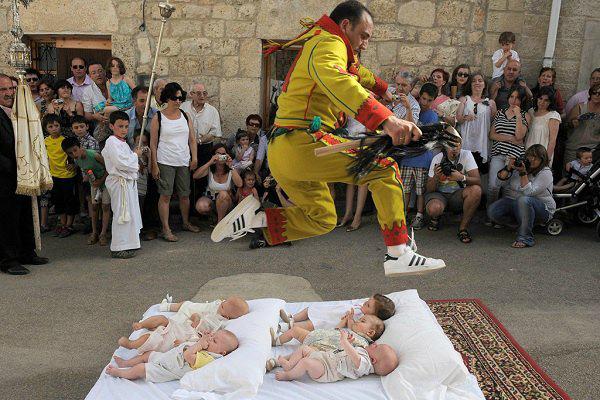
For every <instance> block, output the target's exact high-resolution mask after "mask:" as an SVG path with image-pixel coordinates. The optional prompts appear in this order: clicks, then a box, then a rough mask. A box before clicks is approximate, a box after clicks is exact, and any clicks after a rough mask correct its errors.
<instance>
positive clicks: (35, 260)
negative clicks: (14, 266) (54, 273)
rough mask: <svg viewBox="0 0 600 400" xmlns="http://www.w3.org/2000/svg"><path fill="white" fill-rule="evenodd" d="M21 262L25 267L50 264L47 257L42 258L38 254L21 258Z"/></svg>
mask: <svg viewBox="0 0 600 400" xmlns="http://www.w3.org/2000/svg"><path fill="white" fill-rule="evenodd" d="M19 262H20V263H21V264H25V265H44V264H48V263H49V262H50V260H49V259H48V258H46V257H40V256H38V255H37V254H34V255H32V256H29V257H24V258H19Z"/></svg>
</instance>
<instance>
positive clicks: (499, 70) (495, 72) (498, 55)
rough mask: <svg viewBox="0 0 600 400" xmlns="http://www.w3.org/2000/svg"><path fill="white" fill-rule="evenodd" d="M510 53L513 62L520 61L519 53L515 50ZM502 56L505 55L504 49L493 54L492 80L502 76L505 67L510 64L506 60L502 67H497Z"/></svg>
mask: <svg viewBox="0 0 600 400" xmlns="http://www.w3.org/2000/svg"><path fill="white" fill-rule="evenodd" d="M510 52H511V53H512V59H513V60H517V61H520V59H519V53H517V52H516V51H514V50H511V51H510ZM502 54H504V52H503V51H502V49H498V50H496V51H495V52H494V54H492V79H495V78H498V77H499V76H502V74H503V73H504V67H506V64H508V59H506V60H504V62H503V63H502V65H501V66H500V67H496V63H497V62H498V60H499V59H501V58H502Z"/></svg>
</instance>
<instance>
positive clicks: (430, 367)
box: [377, 290, 469, 400]
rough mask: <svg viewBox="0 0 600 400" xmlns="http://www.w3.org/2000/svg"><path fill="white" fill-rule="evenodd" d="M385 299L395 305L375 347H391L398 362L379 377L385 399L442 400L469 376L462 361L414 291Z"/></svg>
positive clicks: (392, 295)
mask: <svg viewBox="0 0 600 400" xmlns="http://www.w3.org/2000/svg"><path fill="white" fill-rule="evenodd" d="M387 296H388V297H389V298H390V299H392V301H393V302H394V303H395V304H396V313H395V314H394V316H393V317H391V318H390V319H388V320H387V321H385V332H384V333H383V335H382V336H381V338H379V340H377V343H385V344H388V345H390V346H392V347H393V348H394V349H395V350H396V352H397V353H398V358H399V361H400V364H399V365H398V367H397V368H396V369H395V370H394V371H393V372H392V373H390V374H389V375H387V376H383V377H381V382H382V384H383V388H384V390H385V392H386V394H387V396H388V398H390V399H392V400H394V399H402V400H411V399H414V400H417V399H419V400H421V399H423V400H425V399H426V400H430V399H443V398H445V397H446V396H445V393H446V391H447V389H448V388H449V387H451V386H456V385H460V384H463V383H464V381H465V380H466V379H467V377H468V376H469V371H468V370H467V368H466V367H465V365H464V363H463V360H462V357H461V356H460V354H459V353H458V352H457V351H455V350H454V347H453V346H452V343H451V342H450V339H448V337H447V336H446V335H445V334H444V331H443V330H442V327H441V326H440V325H439V324H438V322H437V320H436V319H435V316H434V315H433V313H432V312H431V310H430V309H429V307H428V306H427V304H426V303H425V302H424V301H423V300H421V299H420V298H419V294H418V293H417V291H416V290H405V291H402V292H396V293H391V294H388V295H387Z"/></svg>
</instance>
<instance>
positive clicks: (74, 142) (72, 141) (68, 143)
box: [60, 137, 81, 153]
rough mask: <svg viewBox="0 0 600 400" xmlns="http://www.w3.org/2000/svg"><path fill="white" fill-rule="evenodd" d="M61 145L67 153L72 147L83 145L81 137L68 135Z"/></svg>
mask: <svg viewBox="0 0 600 400" xmlns="http://www.w3.org/2000/svg"><path fill="white" fill-rule="evenodd" d="M60 147H62V149H63V151H64V152H65V153H66V152H67V150H69V149H70V148H71V147H81V143H79V139H77V138H76V137H68V138H65V139H64V140H63V141H62V142H61V143H60Z"/></svg>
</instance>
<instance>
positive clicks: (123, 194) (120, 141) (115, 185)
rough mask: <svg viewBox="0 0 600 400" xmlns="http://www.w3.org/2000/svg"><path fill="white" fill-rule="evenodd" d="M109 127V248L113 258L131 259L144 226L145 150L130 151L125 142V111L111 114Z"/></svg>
mask: <svg viewBox="0 0 600 400" xmlns="http://www.w3.org/2000/svg"><path fill="white" fill-rule="evenodd" d="M109 127H110V129H111V131H112V133H113V134H112V136H110V137H109V138H108V139H107V140H106V145H105V146H104V149H103V150H102V157H104V162H105V164H106V170H107V172H108V177H107V178H106V182H105V185H106V189H108V192H109V193H110V204H111V208H112V212H113V223H112V240H111V243H110V250H111V255H112V257H113V258H131V257H135V250H137V249H139V248H140V229H142V216H141V214H140V205H139V201H138V190H137V178H138V170H139V162H138V157H139V156H141V153H142V152H141V149H139V148H136V149H135V151H131V148H130V147H129V145H128V144H127V142H126V141H125V138H126V136H127V132H128V130H129V117H128V116H127V114H126V113H124V112H123V111H114V112H113V113H111V114H110V125H109Z"/></svg>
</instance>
